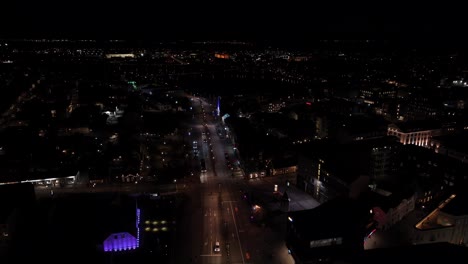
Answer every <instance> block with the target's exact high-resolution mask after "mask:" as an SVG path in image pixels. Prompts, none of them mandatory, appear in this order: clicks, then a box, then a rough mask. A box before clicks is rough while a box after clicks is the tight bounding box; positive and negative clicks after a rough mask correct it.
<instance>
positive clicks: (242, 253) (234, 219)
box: [229, 203, 245, 264]
mask: <svg viewBox="0 0 468 264" xmlns="http://www.w3.org/2000/svg"><path fill="white" fill-rule="evenodd" d="M229 206H230V207H231V210H232V203H229ZM232 220H233V221H234V226H235V228H236V233H237V242H238V243H239V249H240V252H241V257H242V263H244V264H245V260H244V252H243V251H242V245H241V242H240V238H239V231H238V230H237V223H236V218H235V217H234V214H232Z"/></svg>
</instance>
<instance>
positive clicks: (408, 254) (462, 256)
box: [356, 242, 468, 264]
mask: <svg viewBox="0 0 468 264" xmlns="http://www.w3.org/2000/svg"><path fill="white" fill-rule="evenodd" d="M466 259H468V249H467V248H466V247H462V246H458V245H453V244H449V243H444V242H441V243H431V244H420V245H409V246H400V247H392V248H378V249H372V250H366V251H364V254H363V257H362V258H361V259H359V261H358V262H356V263H362V264H375V263H379V264H394V263H399V262H403V261H408V260H417V262H418V263H431V264H432V263H434V264H435V263H440V262H441V261H449V262H450V263H454V264H455V263H456V264H458V263H460V264H462V263H466Z"/></svg>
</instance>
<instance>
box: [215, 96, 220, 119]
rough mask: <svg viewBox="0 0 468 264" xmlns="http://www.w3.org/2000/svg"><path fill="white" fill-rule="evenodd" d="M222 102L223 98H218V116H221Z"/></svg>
mask: <svg viewBox="0 0 468 264" xmlns="http://www.w3.org/2000/svg"><path fill="white" fill-rule="evenodd" d="M220 100H221V96H218V105H217V107H216V111H217V112H218V116H220V115H221V110H220Z"/></svg>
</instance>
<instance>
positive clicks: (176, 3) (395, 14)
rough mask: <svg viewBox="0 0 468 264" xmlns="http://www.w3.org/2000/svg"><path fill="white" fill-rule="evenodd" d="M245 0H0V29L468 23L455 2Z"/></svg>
mask: <svg viewBox="0 0 468 264" xmlns="http://www.w3.org/2000/svg"><path fill="white" fill-rule="evenodd" d="M249 2H250V3H249ZM252 2H254V1H232V0H227V1H224V0H223V1H217V2H213V1H211V2H206V1H196V0H193V1H186V0H185V1H182V0H171V1H142V0H135V1H108V0H103V1H98V0H95V1H90V0H85V1H76V0H75V1H73V0H71V1H62V2H58V1H47V0H46V1H14V3H10V4H5V3H2V4H1V5H3V6H2V7H1V8H0V10H1V13H2V15H1V16H0V17H1V18H0V22H1V25H0V37H23V36H24V37H90V38H96V37H116V38H132V37H139V38H154V39H164V38H177V39H184V38H192V39H206V38H213V39H216V38H222V39H226V38H227V39H233V38H239V39H242V38H246V39H248V38H279V39H281V38H291V37H292V38H294V37H299V38H313V37H338V38H339V37H341V36H344V37H349V36H351V37H358V38H359V37H361V36H364V37H373V36H375V37H383V38H388V37H393V36H398V37H406V36H411V37H415V36H417V37H419V36H423V37H431V38H447V37H454V36H455V33H458V32H459V31H462V30H464V28H465V27H466V25H467V24H468V23H467V21H466V19H465V18H464V17H465V16H464V14H463V11H462V10H463V9H462V8H461V7H457V6H449V5H440V4H439V5H433V4H430V3H429V2H425V3H423V4H399V3H397V2H395V1H378V3H375V4H372V5H370V4H368V3H365V4H364V3H362V4H350V3H349V2H355V1H347V4H345V1H334V2H331V1H323V2H326V3H315V2H318V1H290V0H287V1H271V2H266V1H255V2H256V3H255V4H253V3H252ZM451 34H452V35H453V36H451ZM458 37H460V36H458Z"/></svg>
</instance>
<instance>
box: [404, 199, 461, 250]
mask: <svg viewBox="0 0 468 264" xmlns="http://www.w3.org/2000/svg"><path fill="white" fill-rule="evenodd" d="M467 202H468V196H467V195H466V194H464V193H460V194H452V195H450V196H449V197H448V198H447V199H445V200H444V201H442V203H440V204H439V206H438V207H436V208H435V209H434V210H433V211H432V212H431V213H429V214H428V215H427V216H426V217H425V218H423V219H422V220H421V221H420V222H418V223H417V224H416V226H415V229H414V233H413V236H412V240H413V243H414V244H425V243H436V242H448V243H451V244H455V245H463V246H468V210H467V207H466V203H467Z"/></svg>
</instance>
